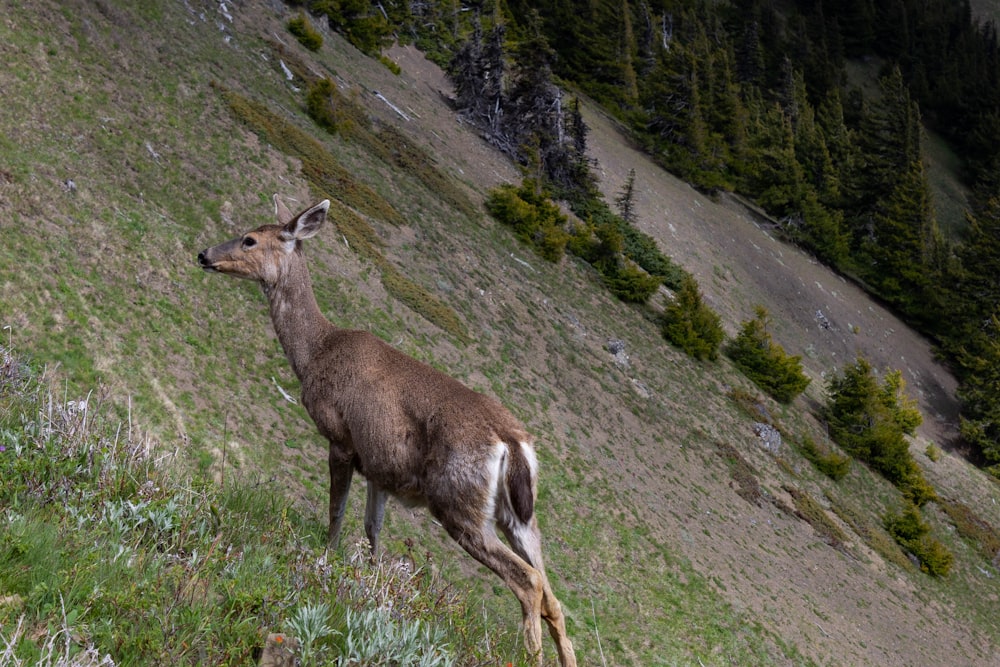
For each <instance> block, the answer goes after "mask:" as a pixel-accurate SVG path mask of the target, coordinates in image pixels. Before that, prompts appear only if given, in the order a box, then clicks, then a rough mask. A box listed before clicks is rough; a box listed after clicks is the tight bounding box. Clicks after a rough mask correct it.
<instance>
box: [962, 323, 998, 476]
mask: <svg viewBox="0 0 1000 667" xmlns="http://www.w3.org/2000/svg"><path fill="white" fill-rule="evenodd" d="M966 340H967V342H966V344H965V346H964V349H963V350H961V352H960V353H959V355H958V361H959V364H960V365H961V368H962V376H963V378H962V382H961V386H960V387H959V389H958V398H959V400H961V402H962V412H961V432H962V438H963V439H964V440H965V441H966V442H967V443H969V444H970V445H972V446H973V447H975V448H976V450H977V451H979V452H980V453H981V454H982V455H983V457H984V458H985V459H986V461H987V462H988V463H990V464H992V468H991V472H993V474H994V475H996V476H997V477H1000V391H998V387H1000V309H998V310H997V311H996V312H995V313H994V314H992V315H991V316H990V318H989V320H988V321H987V322H986V323H985V324H984V325H983V326H982V327H981V328H980V329H979V330H978V331H976V332H975V333H973V334H972V335H970V336H968V337H967V338H966Z"/></svg>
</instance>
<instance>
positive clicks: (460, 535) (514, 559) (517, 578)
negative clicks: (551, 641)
mask: <svg viewBox="0 0 1000 667" xmlns="http://www.w3.org/2000/svg"><path fill="white" fill-rule="evenodd" d="M438 518H439V519H441V523H442V524H444V527H445V529H446V530H447V531H448V534H449V535H451V536H452V538H454V540H455V541H456V542H458V544H459V545H460V546H461V547H462V548H463V549H465V550H466V551H467V552H468V553H469V555H471V556H472V557H473V558H475V559H476V560H477V561H479V562H480V563H482V564H483V565H485V566H486V567H488V568H490V569H491V570H493V572H494V573H495V574H496V575H497V576H498V577H500V578H501V579H503V581H504V583H506V584H507V587H508V588H510V589H511V591H513V592H514V595H515V596H516V597H517V599H518V602H520V603H521V613H522V625H523V629H524V646H525V648H526V649H527V650H528V653H529V654H530V655H531V656H533V657H534V658H535V660H536V663H537V664H538V665H541V664H542V598H543V586H544V583H543V582H544V576H543V575H542V574H541V573H540V572H539V571H538V570H536V569H535V568H533V567H531V565H529V564H528V563H526V562H525V561H524V559H523V558H521V557H520V556H518V555H517V554H516V553H514V552H513V551H511V549H510V547H508V546H507V545H506V544H504V543H503V542H502V541H501V540H500V538H499V537H497V534H496V532H495V531H494V530H493V526H492V525H490V526H489V527H488V528H484V527H483V526H481V525H473V524H472V522H462V521H453V520H449V519H448V517H446V516H444V517H442V516H438Z"/></svg>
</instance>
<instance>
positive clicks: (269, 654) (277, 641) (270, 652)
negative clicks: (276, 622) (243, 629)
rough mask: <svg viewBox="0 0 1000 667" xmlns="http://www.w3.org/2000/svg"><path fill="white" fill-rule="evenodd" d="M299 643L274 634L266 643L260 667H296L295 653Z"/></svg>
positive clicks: (282, 635) (270, 635)
mask: <svg viewBox="0 0 1000 667" xmlns="http://www.w3.org/2000/svg"><path fill="white" fill-rule="evenodd" d="M298 647H299V642H298V640H297V639H295V638H294V637H289V636H288V635H286V634H283V633H280V632H272V633H271V634H269V635H268V636H267V639H266V640H265V641H264V650H263V651H261V654H260V662H258V663H257V666H258V667H295V651H296V649H298Z"/></svg>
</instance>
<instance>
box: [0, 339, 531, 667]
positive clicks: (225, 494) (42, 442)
mask: <svg viewBox="0 0 1000 667" xmlns="http://www.w3.org/2000/svg"><path fill="white" fill-rule="evenodd" d="M0 355H2V356H3V358H4V360H5V363H4V364H3V365H2V367H0V445H2V449H0V475H2V477H3V479H4V480H5V483H4V485H3V488H2V490H0V508H3V512H2V514H0V523H2V524H3V530H2V531H0V591H2V592H3V597H4V600H5V602H4V604H2V605H0V628H2V630H0V645H2V646H4V647H5V650H4V652H2V653H0V657H2V660H0V662H3V664H53V665H54V664H57V663H56V662H55V661H54V660H53V661H48V662H47V661H46V660H47V659H48V658H47V656H46V655H45V653H46V652H45V650H44V646H45V645H47V644H49V643H53V644H54V643H57V642H63V641H65V644H66V647H65V649H60V650H61V651H64V652H65V653H66V654H67V655H69V654H73V653H77V652H79V651H81V650H90V651H93V652H96V654H97V655H99V656H102V657H105V659H109V660H111V661H113V662H112V663H109V664H163V665H182V664H222V663H226V664H246V663H248V662H249V661H251V656H252V655H254V653H255V652H256V651H258V650H259V648H260V646H261V644H262V638H263V636H264V634H266V633H267V632H269V631H275V630H281V629H282V628H288V629H292V630H296V631H301V629H302V628H301V627H298V626H297V625H296V621H297V620H301V616H302V613H303V610H304V609H309V608H310V606H314V605H319V604H332V608H331V610H330V614H329V619H328V621H329V632H327V633H326V634H325V635H323V637H320V638H316V639H315V641H314V642H311V643H310V644H309V646H308V648H309V650H310V651H311V652H312V654H313V657H314V658H316V657H318V656H326V657H329V658H333V657H335V656H337V655H342V656H351V655H354V654H357V652H359V651H362V652H363V651H365V650H369V651H370V650H372V649H371V647H369V648H368V649H365V645H366V642H369V643H370V641H371V640H370V639H366V638H368V637H370V636H375V637H381V638H382V643H381V644H379V645H378V646H377V647H376V650H377V651H379V652H380V654H381V657H382V658H383V659H384V658H385V657H386V656H388V655H391V654H393V652H395V651H398V652H399V653H398V655H401V656H405V655H410V656H418V658H419V656H421V655H423V656H425V657H426V656H431V655H437V656H438V658H439V661H438V662H428V661H426V660H425V661H424V662H421V663H420V664H442V665H443V664H500V663H501V662H502V658H501V657H500V656H516V655H518V649H517V642H518V638H517V637H516V634H514V633H512V632H509V631H508V632H505V631H502V630H500V631H498V630H497V629H495V628H490V629H489V631H487V629H486V628H484V627H482V625H481V623H482V622H483V619H482V618H481V617H479V616H477V615H476V614H475V612H474V610H471V609H469V608H467V607H466V606H465V604H466V603H467V601H466V600H465V598H463V597H461V596H459V595H458V594H457V593H456V592H455V591H454V590H453V589H451V588H450V587H448V586H447V585H446V584H445V583H444V582H443V581H442V580H441V579H440V578H439V577H437V576H436V575H434V574H432V572H431V570H430V569H429V568H428V567H426V562H425V559H424V558H423V557H421V556H418V555H416V554H413V553H409V554H407V555H406V556H405V557H403V558H385V559H380V560H378V561H377V562H375V563H372V562H371V561H370V559H369V558H368V557H367V555H366V554H365V553H364V547H357V548H355V547H348V548H347V550H346V554H329V553H327V552H326V550H325V548H324V546H323V543H324V539H325V538H324V532H325V531H324V529H323V526H321V525H319V524H318V523H317V521H316V517H315V516H313V515H311V514H303V513H302V512H301V511H300V510H299V508H297V507H295V506H294V505H293V504H292V503H291V501H290V499H289V498H288V497H287V496H285V495H283V489H282V488H281V487H280V486H277V485H274V484H273V483H269V482H266V481H264V480H258V479H254V478H252V477H251V478H241V477H237V478H236V479H232V478H230V479H229V480H228V483H227V484H225V485H223V486H218V485H215V484H212V483H207V482H208V480H205V479H202V478H199V477H193V478H191V477H185V476H179V475H176V474H173V473H171V472H169V471H168V470H167V469H166V468H164V467H163V466H157V465H156V464H155V462H154V459H155V443H153V442H151V441H150V440H149V439H147V438H146V437H144V436H143V435H142V434H141V433H139V432H138V431H136V430H132V429H131V428H130V427H129V425H128V423H122V422H118V421H116V417H115V415H113V414H110V413H109V412H108V411H107V409H106V407H107V406H104V405H103V404H101V403H100V402H99V401H97V400H94V399H91V400H89V401H88V402H87V405H86V406H81V405H80V404H79V403H70V402H68V403H60V402H58V399H54V395H53V389H56V388H55V387H52V386H51V384H49V382H48V379H47V378H45V377H44V376H41V375H39V374H38V373H37V372H36V371H35V370H33V369H31V368H30V367H28V366H26V365H24V364H23V363H22V362H20V361H19V360H18V359H17V358H15V357H13V356H12V355H10V354H9V353H8V352H7V350H6V349H5V348H0ZM53 400H56V401H57V402H56V403H55V405H54V407H51V406H52V403H51V401H53ZM345 555H346V556H347V557H344V556H345ZM389 609H391V610H392V616H391V617H390V616H388V615H387V614H388V610H389ZM300 625H301V624H300ZM123 627H129V628H130V630H129V632H122V631H121V629H122V628H123ZM349 637H350V638H353V643H349V642H347V638H349ZM386 637H389V638H390V639H392V638H395V641H394V642H390V643H387V641H386V639H385V638H386ZM485 638H489V639H488V640H487V639H485ZM390 644H391V645H390ZM352 646H353V648H352ZM39 647H43V648H42V649H41V650H40V648H39ZM352 652H353V653H352ZM360 655H362V656H363V655H364V653H361V654H360ZM418 658H412V660H416V659H418ZM412 660H406V661H402V662H400V663H398V664H416V662H413V661H412ZM59 664H63V663H59ZM311 664H320V663H318V662H314V663H311ZM365 664H375V663H374V662H372V661H371V660H368V661H367V662H365ZM379 664H381V663H379Z"/></svg>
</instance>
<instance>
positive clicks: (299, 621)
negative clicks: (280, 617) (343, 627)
mask: <svg viewBox="0 0 1000 667" xmlns="http://www.w3.org/2000/svg"><path fill="white" fill-rule="evenodd" d="M329 621H330V607H329V605H327V604H326V603H324V602H320V603H318V604H304V605H302V606H301V607H299V608H298V609H296V610H295V613H294V614H293V615H292V617H291V618H289V619H288V620H287V621H285V625H287V626H288V631H289V633H290V634H291V635H293V636H294V637H295V638H296V639H297V640H298V641H299V659H300V660H301V664H302V665H303V667H309V665H314V664H318V660H319V658H320V656H321V655H322V654H323V653H324V649H323V647H322V646H321V645H320V642H321V641H322V640H323V639H324V638H326V637H329V636H330V635H332V634H336V633H337V631H336V630H334V629H333V628H332V627H330V625H329Z"/></svg>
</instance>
